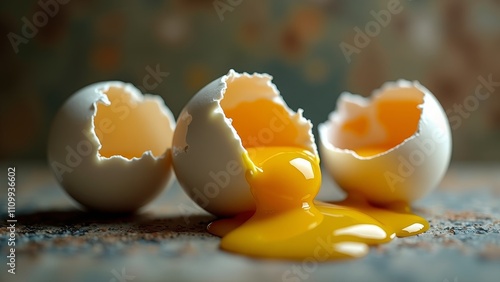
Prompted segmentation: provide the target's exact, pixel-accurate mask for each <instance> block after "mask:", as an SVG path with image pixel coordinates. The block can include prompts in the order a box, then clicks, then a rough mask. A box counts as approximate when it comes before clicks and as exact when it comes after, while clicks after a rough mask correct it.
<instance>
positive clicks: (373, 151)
mask: <svg viewBox="0 0 500 282" xmlns="http://www.w3.org/2000/svg"><path fill="white" fill-rule="evenodd" d="M389 149H390V148H384V147H368V148H360V149H356V150H354V151H355V152H356V154H357V155H358V156H360V157H371V156H375V155H378V154H380V153H383V152H385V151H387V150H389Z"/></svg>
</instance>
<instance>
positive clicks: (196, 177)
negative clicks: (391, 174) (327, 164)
mask: <svg viewBox="0 0 500 282" xmlns="http://www.w3.org/2000/svg"><path fill="white" fill-rule="evenodd" d="M271 80H272V77H271V76H270V75H268V74H258V73H254V74H248V73H237V72H235V71H234V70H230V71H229V73H228V74H227V75H224V76H222V77H220V78H218V79H216V80H214V81H213V82H211V83H209V84H208V85H206V86H205V87H204V88H202V89H201V90H200V91H199V92H198V93H196V95H194V96H193V98H192V99H191V100H190V101H189V102H188V103H187V104H186V106H185V107H184V109H183V110H182V112H181V114H180V115H179V118H178V120H177V126H176V129H175V132H174V137H173V143H172V157H173V164H174V170H175V174H176V176H177V179H178V181H179V183H180V184H181V186H182V187H183V189H184V190H185V191H186V193H187V194H188V195H189V196H190V198H191V199H193V201H195V202H196V203H197V204H198V205H199V206H200V207H202V208H203V209H205V210H206V211H208V212H210V213H212V214H215V215H219V216H231V215H235V214H238V213H241V212H244V211H250V210H254V209H255V202H254V199H253V196H252V194H251V192H250V187H249V185H248V182H247V180H246V177H245V171H246V169H247V167H246V166H247V164H248V162H244V157H245V156H246V158H245V160H247V161H248V157H249V156H248V152H247V150H246V149H245V148H250V147H262V146H294V147H299V148H303V149H306V150H309V151H311V152H313V153H314V154H316V155H317V154H318V152H317V148H316V144H315V142H314V136H313V134H312V130H311V128H312V124H311V122H310V121H309V120H307V119H305V118H304V117H303V116H302V110H301V109H299V110H298V111H297V112H294V111H292V110H291V109H290V108H289V107H288V106H287V105H286V103H285V102H284V100H283V98H282V97H281V96H280V95H279V91H278V90H277V89H276V86H275V85H274V84H273V83H272V82H271Z"/></svg>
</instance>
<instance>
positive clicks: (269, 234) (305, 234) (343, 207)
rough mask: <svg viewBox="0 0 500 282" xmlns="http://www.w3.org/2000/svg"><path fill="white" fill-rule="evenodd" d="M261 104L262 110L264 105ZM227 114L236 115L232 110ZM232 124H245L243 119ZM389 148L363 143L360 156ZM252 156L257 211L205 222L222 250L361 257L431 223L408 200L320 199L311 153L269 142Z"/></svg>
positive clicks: (249, 170) (250, 178)
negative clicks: (380, 203)
mask: <svg viewBox="0 0 500 282" xmlns="http://www.w3.org/2000/svg"><path fill="white" fill-rule="evenodd" d="M259 103H261V104H260V105H259V106H260V108H262V107H264V106H267V105H266V104H265V102H262V101H259ZM253 106H256V105H253ZM246 107H247V108H248V105H246ZM264 112H265V111H264ZM228 113H229V115H230V116H231V115H233V116H231V117H232V118H234V115H235V112H230V111H226V114H228ZM235 121H238V122H240V123H241V122H242V119H236V120H235ZM233 125H235V123H234V122H233ZM235 128H236V129H237V130H238V127H235ZM238 132H239V133H240V131H238ZM243 137H244V136H243ZM288 137H289V138H295V136H288ZM269 145H270V146H269ZM385 150H386V149H385V148H366V149H360V150H358V151H357V153H358V154H359V155H360V156H371V155H376V154H378V153H381V152H383V151H385ZM247 153H248V154H244V155H243V159H244V161H245V164H246V167H247V173H246V178H247V181H248V183H249V185H250V189H251V192H252V195H253V197H254V199H255V202H256V210H255V212H247V213H242V214H239V215H237V216H235V217H233V218H225V219H219V220H216V221H214V222H212V223H211V224H210V225H209V226H208V231H209V232H210V233H212V234H214V235H217V236H220V237H222V240H221V248H222V249H224V250H226V251H229V252H234V253H240V254H244V255H248V256H253V257H264V258H281V259H296V260H300V259H305V258H308V257H312V258H316V259H318V260H319V261H324V260H333V259H344V258H357V257H362V256H364V255H365V254H366V253H367V252H368V250H369V246H371V245H376V244H381V243H386V242H389V241H391V240H392V239H393V238H394V237H396V236H398V237H405V236H411V235H416V234H419V233H422V232H424V231H426V230H427V229H428V227H429V225H428V223H427V221H426V220H425V219H423V218H421V217H419V216H417V215H414V214H412V213H411V211H410V208H409V206H408V205H407V204H405V203H395V204H393V205H391V206H387V207H375V206H373V205H371V204H369V203H368V202H367V201H365V200H364V199H363V197H362V195H354V194H350V195H349V196H348V197H347V199H346V200H344V201H341V202H336V203H326V202H320V201H315V200H314V198H315V197H316V195H317V193H318V192H319V189H320V186H321V171H320V165H319V158H318V157H317V156H316V155H315V154H313V153H311V152H310V151H308V150H305V149H302V148H298V147H289V146H282V145H280V144H267V145H266V146H265V147H264V146H256V147H250V148H247ZM367 185H369V181H368V180H367Z"/></svg>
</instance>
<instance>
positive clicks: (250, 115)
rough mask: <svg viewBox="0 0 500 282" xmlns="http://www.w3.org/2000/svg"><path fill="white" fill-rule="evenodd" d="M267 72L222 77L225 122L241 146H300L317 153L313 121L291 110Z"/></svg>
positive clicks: (299, 112) (232, 72) (220, 102)
mask: <svg viewBox="0 0 500 282" xmlns="http://www.w3.org/2000/svg"><path fill="white" fill-rule="evenodd" d="M271 80H272V76H270V75H268V74H257V73H254V74H253V75H250V74H248V73H243V74H238V73H236V72H235V71H233V70H231V71H230V72H229V74H228V75H227V76H225V77H223V79H222V81H223V82H224V83H225V85H226V86H225V89H223V91H222V92H221V94H222V97H221V99H220V100H218V101H219V104H220V107H221V108H222V110H223V113H224V115H225V117H226V123H227V124H228V126H229V127H231V128H233V129H234V130H235V137H236V138H239V139H240V140H241V143H242V146H243V147H244V148H255V147H266V146H290V147H299V148H303V149H306V150H309V151H311V152H313V153H314V154H317V148H316V144H315V142H314V136H313V135H312V131H311V128H312V124H311V123H310V122H309V121H308V120H307V119H305V118H304V117H303V116H302V109H299V110H298V111H297V113H295V112H294V111H292V110H291V109H290V108H289V107H288V106H287V104H286V103H285V101H284V100H283V98H282V97H281V96H280V94H279V91H278V89H277V88H276V86H275V85H274V84H273V83H272V82H271Z"/></svg>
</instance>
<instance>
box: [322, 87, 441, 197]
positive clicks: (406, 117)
mask: <svg viewBox="0 0 500 282" xmlns="http://www.w3.org/2000/svg"><path fill="white" fill-rule="evenodd" d="M318 130H319V134H320V149H321V155H322V163H323V164H325V166H326V169H327V171H328V172H329V173H330V175H331V176H332V177H333V178H334V180H335V181H336V182H337V184H338V185H339V186H340V188H342V189H343V190H345V191H347V192H349V193H353V192H355V193H359V194H362V195H364V197H366V198H367V199H368V200H369V201H371V202H373V203H376V204H389V203H393V202H406V203H408V202H410V203H411V202H413V201H415V200H417V199H420V198H421V197H423V196H425V195H426V194H428V193H429V192H430V191H432V190H433V189H434V188H435V187H436V186H437V185H438V183H439V182H440V181H441V179H442V177H443V176H444V174H445V172H446V169H447V168H448V165H449V162H450V158H451V130H450V127H449V123H448V120H447V117H446V113H445V112H444V110H443V108H442V107H441V105H440V104H439V102H438V100H437V99H436V98H435V97H434V95H432V93H431V92H430V91H429V90H428V89H426V88H425V87H423V86H422V85H421V84H420V83H418V82H410V81H406V80H399V81H397V82H393V83H386V84H385V85H384V86H382V88H381V89H380V90H378V91H375V93H374V94H373V95H372V97H371V98H363V97H361V96H357V95H353V94H350V93H343V94H342V95H341V97H340V98H339V100H338V102H337V110H336V111H334V112H333V113H332V114H330V117H329V120H328V121H327V122H325V123H323V124H320V125H319V127H318ZM364 149H375V150H374V151H375V152H377V153H374V154H371V155H362V154H359V153H358V152H359V151H360V150H364Z"/></svg>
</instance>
